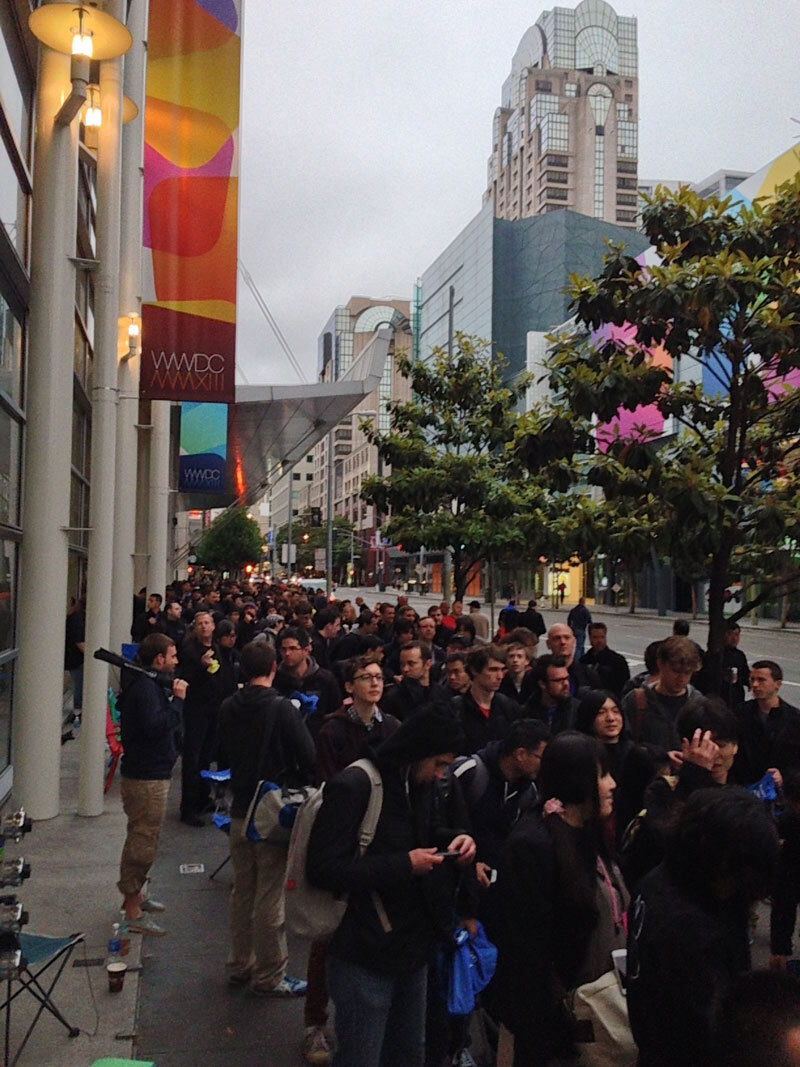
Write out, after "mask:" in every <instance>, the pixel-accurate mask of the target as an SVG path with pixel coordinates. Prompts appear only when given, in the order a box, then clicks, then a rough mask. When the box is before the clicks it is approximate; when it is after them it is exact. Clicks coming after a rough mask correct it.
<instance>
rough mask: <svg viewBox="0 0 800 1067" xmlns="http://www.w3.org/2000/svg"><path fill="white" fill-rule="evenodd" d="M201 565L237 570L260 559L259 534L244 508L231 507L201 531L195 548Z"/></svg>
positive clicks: (256, 525) (256, 524)
mask: <svg viewBox="0 0 800 1067" xmlns="http://www.w3.org/2000/svg"><path fill="white" fill-rule="evenodd" d="M197 556H198V560H199V562H200V564H201V566H204V567H211V568H212V569H214V570H231V571H237V570H239V569H240V568H242V567H243V566H244V565H245V564H246V563H257V562H258V561H259V560H260V559H261V531H260V530H259V527H258V523H257V522H256V521H255V520H254V519H248V517H247V511H246V509H245V508H231V509H229V510H227V511H224V512H223V513H222V514H221V515H220V516H218V517H217V518H216V519H215V520H214V521H213V522H212V523H211V525H210V526H209V527H207V529H206V530H205V531H204V532H203V535H202V537H201V538H200V542H199V544H198V546H197Z"/></svg>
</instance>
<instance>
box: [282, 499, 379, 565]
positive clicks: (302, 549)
mask: <svg viewBox="0 0 800 1067" xmlns="http://www.w3.org/2000/svg"><path fill="white" fill-rule="evenodd" d="M333 529H334V534H333V563H334V566H335V567H342V566H344V565H345V564H346V563H349V561H350V538H349V537H348V536H346V534H349V532H350V531H351V530H352V529H353V524H352V522H350V521H349V520H348V519H344V518H335V517H334V520H333ZM339 531H341V532H339ZM288 541H289V526H288V523H284V525H283V526H281V527H280V529H279V530H278V534H277V538H276V542H277V544H278V545H285V544H287V543H288ZM292 541H293V542H294V544H296V545H297V558H296V561H295V567H296V568H297V569H298V571H300V570H304V569H305V568H306V567H313V566H314V549H315V548H327V546H328V531H327V527H326V526H325V524H324V523H323V525H322V526H312V525H311V513H310V512H309V511H306V512H304V513H303V514H302V515H300V516H298V518H297V519H295V520H293V521H292ZM356 544H358V542H356ZM356 554H357V555H358V554H360V550H359V549H358V548H357V549H356Z"/></svg>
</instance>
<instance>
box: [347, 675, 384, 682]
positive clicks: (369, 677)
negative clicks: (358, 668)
mask: <svg viewBox="0 0 800 1067" xmlns="http://www.w3.org/2000/svg"><path fill="white" fill-rule="evenodd" d="M353 681H354V682H364V681H367V682H382V681H383V675H382V674H356V675H355V676H354V677H353Z"/></svg>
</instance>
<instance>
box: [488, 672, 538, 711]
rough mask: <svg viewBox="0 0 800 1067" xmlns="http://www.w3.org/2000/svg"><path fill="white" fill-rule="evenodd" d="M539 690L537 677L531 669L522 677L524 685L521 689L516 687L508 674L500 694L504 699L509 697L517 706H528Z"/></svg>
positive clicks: (499, 691)
mask: <svg viewBox="0 0 800 1067" xmlns="http://www.w3.org/2000/svg"><path fill="white" fill-rule="evenodd" d="M538 688H539V687H538V685H537V683H536V677H535V675H534V673H533V671H532V670H531V668H530V667H529V668H528V669H527V670H526V671H525V673H524V674H523V676H522V685H521V686H520V688H519V689H517V687H516V686H515V685H514V682H513V681H512V679H511V675H510V674H506V675H505V677H504V678H503V681H502V683H501V685H500V688H499V689H498V693H502V694H503V696H504V697H508V698H509V700H513V701H515V703H517V704H527V703H528V701H529V700H530V699H531V697H533V696H535V695H536V692H537V690H538Z"/></svg>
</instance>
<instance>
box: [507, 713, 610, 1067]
mask: <svg viewBox="0 0 800 1067" xmlns="http://www.w3.org/2000/svg"><path fill="white" fill-rule="evenodd" d="M613 793H614V779H613V778H612V777H611V775H610V773H609V771H608V765H607V762H606V755H605V751H604V749H603V747H602V745H600V744H599V743H598V742H597V741H595V740H594V739H593V738H590V737H586V736H585V735H584V734H579V733H576V732H574V731H569V732H567V733H563V734H560V735H559V736H558V737H556V738H554V739H553V740H552V741H551V742H550V743H549V744H548V745H547V747H546V748H545V750H544V754H543V756H542V761H541V771H540V773H539V797H540V805H541V806H540V807H539V808H538V810H537V811H536V812H534V813H532V814H530V815H528V816H526V817H524V818H522V819H521V820H520V821H519V822H518V823H517V825H516V826H515V827H514V829H513V830H512V832H511V835H510V837H509V839H508V843H507V845H506V848H505V851H504V854H503V859H502V862H501V865H500V872H499V876H498V883H497V884H498V891H499V895H500V904H501V914H502V917H503V926H502V933H501V937H500V940H499V945H498V948H499V956H498V964H497V977H496V981H497V983H498V987H499V992H500V1001H499V1003H500V1005H501V1008H500V1011H501V1020H502V1022H503V1023H504V1024H505V1026H506V1028H507V1029H508V1030H510V1031H511V1033H512V1034H513V1035H514V1067H545V1065H549V1064H550V1063H551V1062H552V1061H553V1060H556V1061H558V1062H560V1059H559V1057H561V1058H563V1059H567V1060H571V1059H574V1058H575V1045H574V1034H573V1031H572V1028H571V1027H570V1025H569V1018H568V1016H567V1015H566V1014H565V1012H564V1001H565V999H566V997H567V995H568V993H569V991H570V990H573V989H575V988H577V987H578V986H579V985H583V984H584V983H587V982H592V981H595V980H596V979H597V978H599V977H600V976H601V975H602V974H605V973H606V972H607V971H609V970H611V966H612V964H611V952H612V950H613V949H618V948H624V946H625V928H624V916H625V909H626V908H627V904H628V895H627V891H626V889H625V885H624V882H623V880H622V876H621V875H620V873H619V870H618V869H617V868H616V866H615V865H614V863H613V862H612V860H611V857H610V856H609V854H608V852H607V850H606V848H605V845H604V843H603V836H602V832H601V828H602V822H603V820H604V819H606V818H607V817H608V816H609V815H610V814H611V810H612V806H613Z"/></svg>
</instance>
